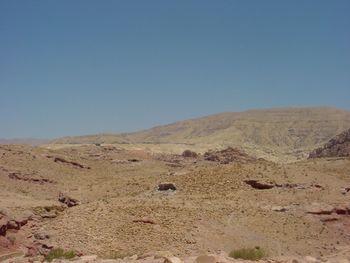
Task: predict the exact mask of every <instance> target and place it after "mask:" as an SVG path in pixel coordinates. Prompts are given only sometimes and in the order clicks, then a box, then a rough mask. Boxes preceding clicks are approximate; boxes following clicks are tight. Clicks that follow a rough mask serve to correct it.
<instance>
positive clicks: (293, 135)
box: [52, 107, 350, 160]
mask: <svg viewBox="0 0 350 263" xmlns="http://www.w3.org/2000/svg"><path fill="white" fill-rule="evenodd" d="M349 128H350V112H349V111H345V110H340V109H335V108H326V107H319V108H278V109H265V110H251V111H245V112H228V113H221V114H217V115H212V116H207V117H203V118H198V119H192V120H186V121H180V122H176V123H173V124H169V125H164V126H159V127H155V128H152V129H148V130H144V131H140V132H134V133H125V134H98V135H91V136H79V137H66V138H62V139H58V140H55V141H53V142H52V143H54V144H85V143H107V144H123V145H130V144H145V145H146V147H147V148H150V145H157V147H160V145H164V144H171V145H166V147H163V148H165V150H170V149H176V150H177V151H179V152H182V151H183V150H184V149H187V148H191V147H192V149H193V150H195V151H199V152H203V153H204V152H205V151H207V150H208V149H223V148H225V147H227V146H232V147H235V148H241V149H244V150H245V151H246V152H247V153H248V154H250V155H254V156H255V157H263V158H266V159H270V160H275V159H281V158H282V159H285V160H289V159H296V158H304V157H307V156H308V153H310V151H312V150H313V149H315V148H316V147H320V146H321V145H323V144H324V143H326V142H327V141H329V140H330V139H331V138H333V137H334V136H336V135H337V134H339V133H341V132H342V131H343V130H345V129H349ZM181 146H183V147H181ZM163 150H164V149H163Z"/></svg>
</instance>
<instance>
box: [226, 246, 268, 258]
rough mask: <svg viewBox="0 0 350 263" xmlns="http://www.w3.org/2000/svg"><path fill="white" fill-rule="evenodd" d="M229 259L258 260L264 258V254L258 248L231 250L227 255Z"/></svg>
mask: <svg viewBox="0 0 350 263" xmlns="http://www.w3.org/2000/svg"><path fill="white" fill-rule="evenodd" d="M229 256H230V257H231V258H236V259H237V258H240V259H245V260H259V259H261V258H263V257H265V256H266V255H265V252H264V251H263V250H262V249H261V248H260V247H254V248H242V249H237V250H232V251H231V252H230V254H229Z"/></svg>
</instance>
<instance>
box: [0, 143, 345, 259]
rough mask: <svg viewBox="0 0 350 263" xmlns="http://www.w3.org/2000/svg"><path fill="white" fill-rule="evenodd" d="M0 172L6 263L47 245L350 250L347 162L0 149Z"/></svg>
mask: <svg viewBox="0 0 350 263" xmlns="http://www.w3.org/2000/svg"><path fill="white" fill-rule="evenodd" d="M0 178H1V184H0V208H1V210H0V217H1V218H0V222H1V224H0V229H1V231H0V234H1V235H0V255H1V256H2V257H1V258H0V260H3V261H5V260H6V261H7V262H27V261H25V260H28V258H29V259H31V260H32V261H33V260H39V261H42V260H44V255H45V254H47V253H48V252H49V251H50V250H51V249H53V248H62V249H64V250H72V251H75V253H76V254H77V255H91V254H94V255H97V256H98V258H100V259H106V260H107V259H116V258H125V260H126V261H128V260H129V261H130V260H131V261H133V260H134V261H137V258H138V257H141V258H142V255H155V254H156V253H159V251H163V253H165V252H164V251H166V253H169V254H171V255H173V256H176V257H179V258H182V259H185V258H189V257H191V256H193V255H203V254H204V255H209V254H215V255H226V259H227V255H228V254H229V253H230V252H231V251H232V250H234V249H240V248H249V247H253V248H254V247H259V248H261V249H263V251H264V254H265V258H268V259H269V260H270V261H269V262H274V261H272V260H276V262H292V261H283V259H284V258H286V260H287V259H288V260H299V261H297V262H303V261H302V260H305V257H306V256H308V257H309V259H310V258H311V259H310V260H311V261H310V262H312V260H319V261H320V262H321V260H323V261H324V262H325V261H327V260H331V259H334V260H335V261H329V262H347V261H344V260H346V259H349V257H350V203H349V200H350V159H349V158H344V157H336V158H334V157H333V158H316V159H306V158H305V159H303V160H300V161H295V162H273V161H270V160H265V159H262V158H255V157H251V156H249V155H247V154H244V153H242V152H241V151H239V150H235V149H231V148H228V149H227V150H226V151H216V152H215V151H213V152H211V154H209V155H208V154H207V155H203V154H199V155H196V154H193V155H191V154H185V155H181V154H180V153H178V154H174V153H162V152H161V151H150V150H147V149H144V148H142V147H138V148H137V147H135V148H134V149H126V148H121V147H119V146H118V145H111V144H106V145H104V144H102V145H100V144H98V145H94V144H90V145H63V146H62V145H61V146H60V147H55V145H51V146H50V145H46V146H41V147H38V146H37V147H32V146H24V145H1V146H0ZM152 253H153V254H152ZM135 255H137V256H135ZM23 256H26V257H23ZM145 257H146V256H145ZM143 258H144V257H143ZM339 258H340V259H341V260H343V261H337V260H338V259H339ZM340 259H339V260H340ZM11 260H12V261H11ZM16 260H17V261H16ZM21 260H22V261H21ZM278 260H279V261H278ZM185 261H186V260H185ZM209 262H211V261H209ZM293 262H296V261H293ZM314 262H315V261H314Z"/></svg>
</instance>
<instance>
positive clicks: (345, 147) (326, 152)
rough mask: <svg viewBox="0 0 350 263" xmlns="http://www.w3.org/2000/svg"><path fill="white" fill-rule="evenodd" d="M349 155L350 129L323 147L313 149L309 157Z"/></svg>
mask: <svg viewBox="0 0 350 263" xmlns="http://www.w3.org/2000/svg"><path fill="white" fill-rule="evenodd" d="M348 156H350V129H349V130H346V131H344V132H343V133H341V134H339V135H337V136H336V137H334V138H333V139H331V140H330V141H329V142H328V143H326V144H325V145H324V146H323V147H320V148H318V149H316V150H314V151H312V152H311V153H310V155H309V158H321V157H348Z"/></svg>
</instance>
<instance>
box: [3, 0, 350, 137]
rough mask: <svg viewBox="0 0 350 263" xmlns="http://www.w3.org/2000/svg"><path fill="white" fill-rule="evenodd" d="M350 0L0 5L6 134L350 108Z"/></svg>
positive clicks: (9, 1)
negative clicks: (235, 114) (231, 114)
mask: <svg viewBox="0 0 350 263" xmlns="http://www.w3.org/2000/svg"><path fill="white" fill-rule="evenodd" d="M349 14H350V1H348V0H343V1H342V0H336V1H334V0H328V1H322V0H310V1H305V0H302V1H301V0H289V1H281V0H275V1H268V0H264V1H261V0H256V1H253V0H248V1H247V0H242V1H234V0H232V1H224V0H221V1H215V0H212V1H203V0H198V1H189V0H183V1H170V0H169V1H167V0H159V1H152V0H150V1H143V0H140V1H133V0H125V1H107V0H103V1H97V0H96V1H87V0H82V1H70V0H69V1H63V0H56V1H46V0H45V1H34V0H33V1H28V0H25V1H24V0H23V1H17V0H0V92H1V93H0V94H1V101H0V138H13V137H39V138H40V137H41V138H53V137H60V136H66V135H82V134H93V133H98V132H122V131H133V130H138V129H143V128H148V127H152V126H154V125H159V124H165V123H169V122H173V121H177V120H182V119H187V118H193V117H197V116H204V115H209V114H213V113H218V112H224V111H242V110H246V109H252V108H266V107H268V108H269V107H281V106H282V107H284V106H315V105H328V106H335V107H339V108H343V109H350V15H349Z"/></svg>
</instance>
